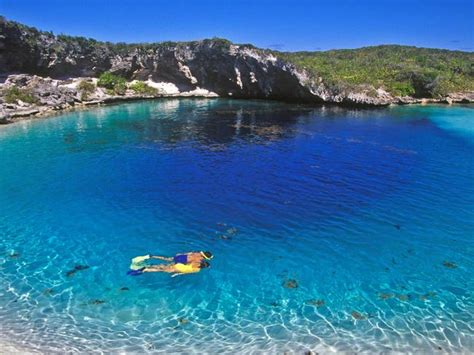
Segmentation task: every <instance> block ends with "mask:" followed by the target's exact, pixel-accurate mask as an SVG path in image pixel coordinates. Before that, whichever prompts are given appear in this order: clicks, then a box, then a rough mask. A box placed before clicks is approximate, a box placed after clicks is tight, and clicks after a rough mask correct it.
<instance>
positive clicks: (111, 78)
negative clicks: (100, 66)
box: [97, 72, 127, 95]
mask: <svg viewBox="0 0 474 355" xmlns="http://www.w3.org/2000/svg"><path fill="white" fill-rule="evenodd" d="M97 85H98V86H100V87H103V88H106V89H107V90H108V92H109V93H111V94H115V95H123V94H125V91H126V90H127V81H126V80H125V78H123V77H121V76H119V75H115V74H112V73H110V72H105V73H102V74H101V75H100V77H99V81H98V82H97Z"/></svg>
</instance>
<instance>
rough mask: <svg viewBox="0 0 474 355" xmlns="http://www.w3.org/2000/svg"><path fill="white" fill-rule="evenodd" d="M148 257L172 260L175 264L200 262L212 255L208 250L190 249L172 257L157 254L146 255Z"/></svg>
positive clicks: (210, 257) (209, 258)
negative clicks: (190, 250)
mask: <svg viewBox="0 0 474 355" xmlns="http://www.w3.org/2000/svg"><path fill="white" fill-rule="evenodd" d="M148 256H149V257H150V259H159V260H164V261H172V262H174V263H176V264H191V263H200V262H201V261H205V260H211V259H212V258H213V255H212V253H211V252H210V251H192V252H189V253H184V254H176V255H175V256H173V257H172V258H169V257H166V256H159V255H148Z"/></svg>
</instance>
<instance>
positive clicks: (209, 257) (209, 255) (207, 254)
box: [202, 251, 212, 259]
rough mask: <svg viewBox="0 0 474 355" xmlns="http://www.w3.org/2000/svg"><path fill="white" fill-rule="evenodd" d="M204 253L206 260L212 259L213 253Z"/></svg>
mask: <svg viewBox="0 0 474 355" xmlns="http://www.w3.org/2000/svg"><path fill="white" fill-rule="evenodd" d="M202 253H203V254H204V255H205V256H206V258H208V259H211V258H212V253H211V252H210V251H203V252H202Z"/></svg>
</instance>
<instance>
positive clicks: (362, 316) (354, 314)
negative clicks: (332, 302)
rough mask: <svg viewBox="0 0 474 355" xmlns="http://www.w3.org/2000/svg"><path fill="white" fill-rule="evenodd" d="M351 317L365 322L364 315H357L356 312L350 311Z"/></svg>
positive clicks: (365, 317)
mask: <svg viewBox="0 0 474 355" xmlns="http://www.w3.org/2000/svg"><path fill="white" fill-rule="evenodd" d="M351 316H352V317H353V318H354V319H356V320H365V319H367V316H366V315H364V314H362V313H359V312H357V311H352V312H351Z"/></svg>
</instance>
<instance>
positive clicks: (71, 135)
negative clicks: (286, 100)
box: [0, 99, 474, 353]
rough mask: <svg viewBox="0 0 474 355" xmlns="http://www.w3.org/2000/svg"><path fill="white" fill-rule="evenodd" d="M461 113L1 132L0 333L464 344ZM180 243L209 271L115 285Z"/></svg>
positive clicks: (161, 106) (468, 109)
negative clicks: (139, 259) (137, 264)
mask: <svg viewBox="0 0 474 355" xmlns="http://www.w3.org/2000/svg"><path fill="white" fill-rule="evenodd" d="M473 113H474V107H473V106H455V107H447V106H410V107H395V108H385V109H377V110H346V109H340V108H314V107H308V106H298V105H289V104H281V103H268V102H259V101H236V100H234V101H231V100H221V99H214V100H188V99H180V100H174V99H172V100H170V99H167V100H157V101H150V102H141V103H131V104H122V105H117V106H110V107H104V108H96V109H91V110H89V111H82V112H73V113H68V114H64V115H61V116H57V117H54V118H50V119H45V120H36V121H27V122H20V123H17V124H13V125H10V126H4V127H0V157H1V162H0V285H1V289H0V330H1V332H0V333H1V337H3V339H8V341H9V342H12V343H16V344H21V345H22V346H26V347H28V348H29V349H33V350H34V349H41V350H42V351H45V350H47V349H48V350H50V351H56V352H60V351H61V349H67V350H71V351H74V350H77V351H90V350H100V351H105V352H107V351H111V352H117V351H119V350H123V351H135V352H143V351H150V352H152V351H168V352H171V351H174V352H188V353H189V352H196V353H202V352H212V353H215V352H220V351H227V352H253V351H254V352H258V351H265V352H278V353H283V352H284V351H297V352H299V351H303V350H309V349H312V350H315V351H322V352H328V351H364V350H365V351H371V352H372V351H390V350H393V351H403V352H405V351H426V352H431V351H432V350H437V351H439V350H443V351H455V352H458V351H465V352H470V351H474V336H473V333H474V300H473V289H474V279H473V276H472V275H473V273H472V271H473V266H474V157H473V151H474V150H473V148H474V115H473ZM191 250H211V251H212V252H213V253H214V254H215V258H214V259H213V260H212V268H211V269H209V270H204V271H202V272H201V273H200V274H196V275H188V276H180V277H176V278H170V277H169V276H168V275H166V274H146V275H142V276H138V277H130V276H127V275H126V271H127V269H128V266H129V264H130V259H131V258H132V257H134V256H137V255H144V254H147V253H153V254H162V255H174V254H175V253H178V252H186V251H191ZM78 264H80V265H87V266H89V267H90V268H88V269H86V270H82V271H78V272H76V273H75V274H74V275H73V276H72V277H67V276H66V272H67V271H68V270H71V269H73V268H74V266H75V265H78ZM288 280H294V281H296V284H297V286H298V287H296V288H286V287H284V283H285V281H288ZM123 288H126V289H123ZM0 341H1V339H0Z"/></svg>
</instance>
